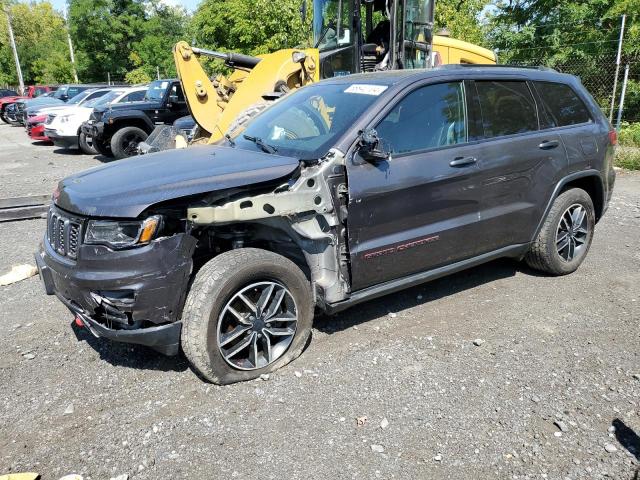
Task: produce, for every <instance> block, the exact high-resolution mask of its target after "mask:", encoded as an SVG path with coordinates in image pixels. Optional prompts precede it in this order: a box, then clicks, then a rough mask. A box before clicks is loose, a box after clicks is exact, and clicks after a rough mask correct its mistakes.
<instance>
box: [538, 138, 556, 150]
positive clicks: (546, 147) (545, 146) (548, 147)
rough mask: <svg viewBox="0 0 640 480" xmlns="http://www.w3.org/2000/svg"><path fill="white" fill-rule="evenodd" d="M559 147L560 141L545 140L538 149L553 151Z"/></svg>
mask: <svg viewBox="0 0 640 480" xmlns="http://www.w3.org/2000/svg"><path fill="white" fill-rule="evenodd" d="M558 145H560V142H559V141H558V140H545V141H544V142H542V143H541V144H540V145H538V148H540V149H542V150H551V149H552V148H556V147H557V146H558Z"/></svg>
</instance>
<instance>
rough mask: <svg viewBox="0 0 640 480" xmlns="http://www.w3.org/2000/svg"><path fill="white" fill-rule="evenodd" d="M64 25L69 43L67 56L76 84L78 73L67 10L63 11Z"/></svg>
mask: <svg viewBox="0 0 640 480" xmlns="http://www.w3.org/2000/svg"><path fill="white" fill-rule="evenodd" d="M64 23H65V25H66V26H67V41H68V42H69V56H70V57H71V68H73V79H74V81H75V82H76V83H79V82H78V72H77V70H76V58H75V56H74V54H73V43H72V42H71V33H70V32H69V16H68V12H67V10H65V11H64Z"/></svg>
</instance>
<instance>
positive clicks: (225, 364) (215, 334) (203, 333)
mask: <svg viewBox="0 0 640 480" xmlns="http://www.w3.org/2000/svg"><path fill="white" fill-rule="evenodd" d="M313 308H314V305H313V296H312V293H311V286H310V283H309V280H308V279H307V277H306V276H305V275H304V273H303V272H302V271H301V270H300V268H298V266H297V265H296V264H294V263H293V262H292V261H291V260H289V259H287V258H285V257H283V256H281V255H278V254H276V253H273V252H269V251H266V250H260V249H256V248H242V249H237V250H232V251H229V252H225V253H223V254H221V255H218V256H217V257H215V258H213V259H212V260H210V261H209V262H207V263H206V264H205V265H204V266H203V267H202V268H201V269H200V271H199V272H198V274H197V275H196V277H195V280H194V282H193V284H192V286H191V290H190V292H189V295H188V296H187V300H186V302H185V306H184V311H183V315H182V322H183V327H182V338H181V343H182V349H183V351H184V353H185V355H186V357H187V358H188V359H189V361H190V362H191V365H192V366H193V368H194V370H195V371H196V372H197V373H199V374H200V375H201V376H202V377H204V378H205V379H206V380H208V381H210V382H213V383H217V384H221V385H224V384H229V383H235V382H240V381H245V380H251V379H253V378H257V377H259V376H260V375H261V374H263V373H269V372H273V371H275V370H277V369H278V368H280V367H282V366H284V365H286V364H288V363H289V362H291V361H292V360H294V359H295V358H297V357H298V356H299V355H300V353H302V350H303V349H304V346H305V344H306V342H307V340H308V338H309V335H310V333H311V325H312V323H313Z"/></svg>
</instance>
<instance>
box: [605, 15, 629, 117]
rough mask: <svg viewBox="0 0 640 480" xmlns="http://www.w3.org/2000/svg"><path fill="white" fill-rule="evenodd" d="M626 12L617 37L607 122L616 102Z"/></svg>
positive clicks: (611, 115)
mask: <svg viewBox="0 0 640 480" xmlns="http://www.w3.org/2000/svg"><path fill="white" fill-rule="evenodd" d="M626 20H627V14H626V13H625V14H624V15H622V26H621V28H620V38H619V39H618V56H617V58H616V76H615V77H613V93H612V94H611V110H609V122H613V108H614V107H615V103H616V90H617V89H618V73H620V57H621V56H622V39H623V38H624V24H625V22H626Z"/></svg>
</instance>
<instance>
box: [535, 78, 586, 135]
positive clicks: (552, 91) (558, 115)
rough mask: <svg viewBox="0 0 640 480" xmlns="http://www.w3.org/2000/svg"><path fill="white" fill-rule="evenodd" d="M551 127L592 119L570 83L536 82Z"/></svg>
mask: <svg viewBox="0 0 640 480" xmlns="http://www.w3.org/2000/svg"><path fill="white" fill-rule="evenodd" d="M534 83H535V86H536V90H537V91H538V95H540V99H541V100H542V103H543V104H544V107H545V109H546V111H547V116H548V117H549V123H550V126H551V127H565V126H567V125H576V124H578V123H586V122H590V121H591V117H590V115H589V111H588V110H587V107H586V106H585V104H584V102H583V101H582V100H580V97H578V95H576V92H574V91H573V89H572V88H571V87H570V86H569V85H564V84H562V83H553V82H534Z"/></svg>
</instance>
